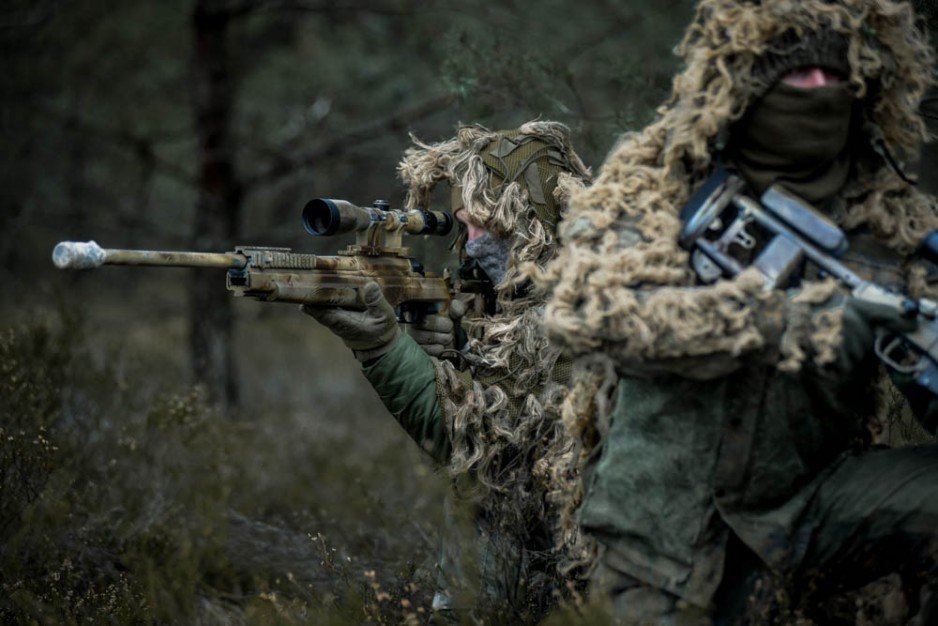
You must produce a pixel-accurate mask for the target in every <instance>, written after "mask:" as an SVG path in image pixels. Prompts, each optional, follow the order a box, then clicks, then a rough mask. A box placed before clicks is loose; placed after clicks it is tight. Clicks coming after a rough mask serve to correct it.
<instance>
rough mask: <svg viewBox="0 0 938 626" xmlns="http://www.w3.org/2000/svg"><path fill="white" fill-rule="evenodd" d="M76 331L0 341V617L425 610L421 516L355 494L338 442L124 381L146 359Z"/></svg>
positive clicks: (401, 615)
mask: <svg viewBox="0 0 938 626" xmlns="http://www.w3.org/2000/svg"><path fill="white" fill-rule="evenodd" d="M81 337H82V330H81V328H80V327H78V325H77V324H76V323H69V324H64V325H59V326H57V327H56V326H53V325H49V324H43V323H38V324H31V325H26V326H23V327H21V328H17V329H11V330H7V331H5V332H4V333H3V334H2V338H0V357H2V366H0V367H2V374H3V376H2V379H0V406H2V409H0V431H2V433H3V437H2V441H0V479H2V480H0V488H2V491H0V506H2V508H0V512H2V517H0V523H2V526H0V531H2V534H0V621H2V622H4V623H42V624H77V623H120V624H125V623H153V622H160V623H204V624H215V623H219V624H221V623H224V624H230V623H234V624H237V623H250V624H294V623H297V624H299V623H304V624H305V623H361V622H363V621H366V622H373V623H401V622H411V623H420V622H424V621H426V617H427V615H428V611H429V596H430V593H431V591H432V577H433V576H434V571H433V565H432V559H431V558H430V557H431V556H432V552H433V547H434V546H433V545H432V544H433V543H434V540H433V539H431V538H429V537H428V536H427V534H428V530H427V528H429V527H430V526H429V525H428V526H427V527H426V528H425V527H417V526H419V525H417V524H416V523H409V524H408V523H405V522H403V520H404V519H406V515H407V514H408V513H409V512H410V510H409V509H407V508H406V507H401V506H399V505H398V504H397V503H396V502H394V503H389V502H386V501H385V500H386V499H389V497H388V496H379V495H375V494H373V493H371V490H370V487H369V486H368V485H367V484H365V483H366V480H367V477H368V472H370V471H371V469H369V468H365V469H364V470H361V468H359V470H358V471H356V469H355V468H354V463H353V462H352V460H353V459H354V455H353V454H352V453H349V454H343V452H342V446H337V445H335V443H334V442H333V443H332V444H331V445H328V446H326V447H324V448H322V449H318V450H317V449H315V448H310V447H308V445H306V444H308V442H303V443H302V444H297V443H294V444H293V446H292V447H291V446H290V445H289V444H288V443H286V442H288V441H289V440H290V439H291V437H290V428H292V426H291V425H290V421H289V419H287V418H284V417H282V416H281V417H278V416H277V415H273V416H271V417H270V419H269V420H266V421H264V420H260V421H258V422H257V423H253V422H250V423H249V422H232V421H231V420H230V419H228V418H227V417H225V416H224V415H222V414H221V413H220V412H219V411H218V410H216V409H215V408H214V407H213V406H212V405H210V404H209V403H208V402H206V400H205V398H204V395H203V394H202V393H201V392H200V390H198V389H193V390H187V391H184V392H182V393H170V392H167V391H166V390H164V389H160V387H159V385H158V384H157V383H154V382H153V381H152V380H150V381H149V382H147V383H144V382H141V383H140V384H134V382H133V380H134V377H137V376H140V375H141V373H143V372H145V370H141V371H137V372H134V371H133V369H134V368H133V367H131V366H129V365H128V364H126V363H122V362H121V356H120V355H119V354H117V353H115V352H114V351H113V350H111V351H107V350H106V351H105V354H104V355H103V356H102V355H101V354H98V355H97V356H96V355H95V353H94V350H92V349H91V348H90V347H89V346H88V345H87V344H85V343H83V340H82V339H81ZM150 374H151V378H152V373H150ZM142 390H149V391H147V392H146V393H143V392H142ZM294 438H295V437H294ZM393 456H394V455H393V454H392V453H388V454H386V455H384V456H381V455H378V456H376V457H373V458H372V459H371V460H370V462H371V463H374V464H384V465H385V466H386V467H389V468H394V467H395V465H394V464H395V459H394V458H393ZM300 458H303V462H299V460H300ZM346 459H347V460H346ZM397 463H398V464H400V461H397ZM252 478H256V479H257V480H255V481H252ZM355 490H357V491H358V492H359V493H358V494H356V493H355ZM392 495H393V494H392ZM424 495H426V496H427V497H428V498H431V499H432V498H433V497H435V496H434V495H431V494H424ZM404 496H405V497H407V494H404ZM433 504H438V502H433ZM415 506H416V507H417V510H418V511H419V510H420V507H421V506H427V508H430V509H432V508H433V507H432V506H429V504H428V503H424V504H423V505H421V503H419V502H418V503H416V504H415ZM396 518H399V520H400V521H397V522H395V520H396ZM385 523H389V526H384V524H385ZM395 523H396V524H397V525H396V526H395V525H394V524H395ZM402 526H403V529H402ZM407 526H411V527H414V528H413V532H410V531H409V530H408V529H407Z"/></svg>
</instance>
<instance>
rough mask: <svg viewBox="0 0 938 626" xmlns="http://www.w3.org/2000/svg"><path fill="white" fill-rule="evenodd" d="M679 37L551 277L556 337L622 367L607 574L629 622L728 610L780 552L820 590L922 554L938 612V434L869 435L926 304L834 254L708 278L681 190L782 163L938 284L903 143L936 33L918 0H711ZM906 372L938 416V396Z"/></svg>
mask: <svg viewBox="0 0 938 626" xmlns="http://www.w3.org/2000/svg"><path fill="white" fill-rule="evenodd" d="M680 51H681V52H682V54H683V57H684V60H685V62H686V69H685V70H684V71H683V73H682V74H681V75H680V76H678V77H677V79H676V80H675V82H674V93H673V96H672V98H671V99H670V100H669V101H668V103H667V104H666V105H665V106H664V107H663V108H662V109H661V111H660V115H659V118H658V120H657V121H656V122H655V123H653V124H652V125H651V126H649V127H648V128H646V129H645V130H644V131H642V132H641V133H637V134H633V135H629V136H626V137H625V138H624V140H623V141H622V142H621V143H620V144H619V145H618V146H617V147H616V148H615V149H614V150H613V152H612V153H611V155H610V156H609V157H608V159H607V161H606V163H605V164H604V166H603V170H602V172H601V174H600V176H599V177H598V179H597V181H596V183H595V184H594V185H593V186H592V187H589V188H587V189H586V190H584V191H582V192H578V193H576V194H574V196H573V198H572V200H571V214H570V215H569V216H568V218H567V219H566V220H565V221H564V224H563V226H562V228H561V237H562V238H563V243H564V244H565V247H564V248H563V250H562V252H561V254H560V256H559V257H558V259H557V260H556V261H555V262H554V263H552V264H551V266H550V271H549V274H548V275H547V276H546V277H545V278H546V279H547V281H548V282H549V283H552V284H553V286H554V288H555V291H554V293H553V296H552V299H551V300H550V302H549V305H548V308H547V313H546V323H547V325H548V327H549V330H550V332H551V334H552V336H553V337H555V338H556V339H557V340H558V342H560V343H562V344H563V345H564V346H565V347H566V348H567V349H568V350H569V351H570V352H572V353H574V354H578V355H602V356H603V357H604V359H605V362H606V363H608V364H610V365H611V366H612V367H614V368H615V371H616V372H617V373H618V377H619V378H618V387H617V392H616V395H615V405H614V408H613V409H612V411H611V415H607V416H601V417H605V418H606V419H603V420H600V421H599V425H598V426H597V425H595V424H594V425H592V426H590V427H587V426H583V425H582V424H581V427H582V428H584V429H587V430H588V429H589V428H592V429H593V430H598V431H599V432H603V430H604V429H608V430H607V432H606V434H605V438H604V447H603V449H602V451H601V454H599V456H598V461H597V462H596V463H595V466H594V467H593V475H592V477H591V480H590V482H589V486H588V496H587V499H586V501H585V504H584V505H583V507H582V509H581V512H580V519H581V522H582V525H583V527H584V528H585V530H586V531H588V532H589V533H591V534H592V535H594V536H595V537H596V538H597V539H598V540H599V542H600V543H601V544H603V546H604V553H603V555H602V557H601V561H600V564H599V567H598V570H597V572H596V575H595V583H596V586H597V588H598V589H600V590H602V591H604V592H606V593H608V594H610V595H611V596H612V598H613V601H614V609H615V611H616V614H617V615H618V616H619V617H620V618H622V619H623V621H625V622H626V623H649V624H658V623H667V624H671V623H681V624H685V623H686V624H698V623H699V624H706V623H710V621H711V620H712V619H714V618H715V617H717V616H724V617H725V616H726V615H727V614H732V613H733V611H734V609H735V607H733V606H732V604H733V602H734V601H737V600H739V599H740V598H742V599H743V600H744V599H745V593H740V592H739V590H740V589H741V588H744V587H745V585H743V584H741V583H742V582H743V581H746V580H747V579H749V578H751V576H750V573H751V572H752V571H754V570H757V569H759V568H766V567H767V568H769V569H771V570H772V571H774V572H776V573H779V574H782V575H784V576H785V577H790V580H791V581H793V582H795V583H797V589H798V590H800V591H802V592H807V591H808V590H811V589H813V590H815V591H817V592H818V593H819V594H825V593H828V592H832V591H835V590H837V589H838V588H841V587H843V588H851V587H854V586H859V585H862V584H865V583H866V582H870V581H872V580H875V579H876V578H877V577H879V576H882V575H884V574H886V573H889V572H893V571H900V572H901V573H902V574H903V575H904V576H905V580H906V582H907V583H908V586H909V588H910V589H912V590H914V591H916V592H917V591H918V589H919V588H922V589H923V592H922V595H921V598H922V599H923V602H922V603H921V605H919V604H918V597H919V596H918V594H917V593H913V594H911V595H910V597H909V601H910V602H911V605H912V609H913V611H914V610H921V612H922V613H921V614H920V619H922V620H925V621H923V622H922V623H936V622H934V621H931V622H929V621H928V620H930V619H934V618H935V615H934V614H933V613H932V614H928V613H927V611H928V610H934V596H933V595H932V596H931V598H932V601H931V603H930V604H931V607H932V608H931V609H929V606H928V605H929V601H928V598H929V594H928V589H929V586H930V585H931V586H933V585H934V581H935V576H936V572H935V560H934V555H935V550H936V548H938V448H936V447H935V446H934V445H928V446H922V447H909V448H901V449H895V450H881V449H880V450H869V449H868V445H867V442H868V441H869V435H868V431H867V429H866V425H867V420H868V419H869V418H871V417H872V416H873V415H874V414H875V412H876V410H877V397H876V396H877V391H878V390H880V389H881V388H882V387H881V384H882V380H881V377H882V375H883V374H882V369H881V367H880V366H879V364H878V361H877V359H876V357H875V356H874V354H873V350H872V347H873V337H874V328H875V327H876V326H886V327H889V328H891V329H893V330H895V331H897V332H901V331H907V330H908V324H909V321H908V320H905V319H903V318H902V317H900V316H899V315H898V313H895V312H892V311H891V310H882V309H876V308H875V307H872V308H871V307H864V306H860V305H859V304H858V302H857V301H854V300H852V299H851V298H849V297H847V296H845V295H844V294H843V293H841V292H840V290H839V289H838V288H836V287H835V285H834V284H833V283H832V282H830V281H822V280H819V279H818V277H817V276H816V275H815V276H812V275H810V274H807V275H805V276H803V278H804V280H803V282H801V283H800V286H798V288H796V289H792V290H791V291H788V292H786V291H782V290H771V291H765V290H764V289H763V287H762V285H763V283H762V281H761V279H760V278H759V277H758V276H756V275H755V274H754V273H752V271H749V272H744V273H742V274H740V275H739V276H738V277H736V278H734V279H732V280H728V279H723V280H719V281H717V282H716V283H715V284H714V285H712V286H703V285H701V283H700V282H699V281H698V279H697V276H696V275H695V273H694V272H693V270H692V269H691V266H690V264H689V259H688V254H687V252H685V251H684V250H682V249H681V248H680V247H679V245H678V233H679V232H680V230H681V227H682V225H681V220H680V213H681V210H682V208H683V207H684V206H685V204H686V203H688V202H689V200H690V199H691V196H692V194H693V192H695V191H696V190H697V189H698V188H699V187H700V186H701V185H702V184H703V183H704V181H706V180H707V179H708V178H709V177H710V176H711V175H712V174H713V173H714V172H715V171H716V170H717V169H718V168H720V167H723V166H725V167H727V168H729V169H731V170H732V171H735V172H736V173H738V174H739V175H741V176H742V178H743V179H744V180H745V182H746V183H748V186H749V190H748V193H749V195H750V196H751V197H755V198H758V197H759V196H760V195H761V193H762V192H763V191H764V190H765V189H766V188H767V187H768V186H769V185H770V184H772V183H775V182H778V183H780V184H782V185H783V186H785V187H786V188H788V189H789V190H790V191H791V192H793V193H796V194H797V195H799V196H800V197H802V198H804V199H806V200H808V201H809V202H811V203H812V204H813V205H814V206H816V207H818V208H819V209H820V210H821V211H822V212H823V213H824V214H825V215H827V216H828V217H829V218H830V219H832V220H833V221H834V222H836V223H837V224H838V225H840V226H841V228H844V229H845V230H846V231H847V232H848V238H849V243H850V251H849V252H848V253H847V255H846V257H845V258H843V259H842V260H843V261H844V262H845V263H846V264H847V265H848V266H850V267H851V268H852V269H853V270H854V271H856V272H857V273H859V274H861V275H863V276H866V277H867V278H870V279H872V280H874V281H876V282H878V283H880V284H882V285H885V286H888V287H890V288H894V289H896V290H899V291H901V292H905V293H908V294H910V295H913V296H917V297H921V296H923V295H930V296H931V297H934V296H933V293H931V294H930V293H929V292H930V291H932V289H933V287H932V285H930V284H929V281H928V279H929V278H930V276H929V274H928V273H927V271H928V268H927V267H926V266H925V264H924V263H923V262H920V261H917V260H915V259H914V258H913V256H912V254H911V253H912V252H913V251H914V250H915V249H916V247H917V246H918V244H919V242H920V241H921V239H922V237H923V236H924V235H925V234H926V233H928V232H929V231H930V230H932V229H934V228H936V227H938V213H936V203H935V200H934V199H933V198H931V197H928V196H925V195H923V194H922V193H921V192H919V191H917V190H916V189H915V188H914V187H912V186H910V184H909V183H908V182H906V180H905V179H904V176H905V175H904V173H903V172H902V171H900V170H901V167H902V165H901V163H900V162H899V159H900V158H901V157H902V156H912V155H914V154H915V152H916V151H917V149H918V146H919V144H920V142H921V139H922V131H923V124H922V121H921V118H920V116H919V112H918V104H919V100H920V99H921V97H922V95H923V93H924V92H925V90H926V88H927V87H929V85H930V82H931V80H932V76H931V71H930V68H931V62H932V58H931V52H930V50H929V48H928V46H927V43H926V36H925V35H924V34H923V33H922V32H920V30H919V23H918V22H915V20H914V16H913V12H912V9H911V7H910V6H909V5H908V4H907V3H900V2H892V1H888V0H837V1H823V0H802V1H799V2H791V1H788V0H762V1H761V2H754V1H739V0H702V1H701V2H700V5H699V9H698V12H697V17H696V19H695V21H694V23H693V24H692V25H691V27H690V28H689V30H688V33H687V35H686V37H685V39H684V42H683V43H682V46H681V47H680ZM895 381H896V383H897V385H898V386H899V387H900V388H901V389H902V390H903V391H904V392H907V394H908V396H909V399H910V400H911V403H912V406H913V408H914V409H916V411H917V413H918V417H920V418H921V420H922V423H923V425H924V426H925V427H926V429H927V430H928V431H929V432H930V433H934V432H935V428H936V426H938V411H936V410H935V405H936V402H935V401H934V400H933V398H931V397H930V396H929V395H927V394H926V393H924V392H923V390H921V389H920V388H916V387H915V385H914V384H912V382H911V381H910V380H908V379H905V380H902V379H899V378H898V377H897V378H896V379H895ZM796 601H797V599H796ZM670 620H673V621H670Z"/></svg>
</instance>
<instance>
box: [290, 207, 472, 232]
mask: <svg viewBox="0 0 938 626" xmlns="http://www.w3.org/2000/svg"><path fill="white" fill-rule="evenodd" d="M388 207H389V205H388V203H387V202H385V201H384V200H376V201H375V204H374V206H372V207H367V208H364V207H359V206H355V205H354V204H352V203H351V202H348V201H346V200H336V199H333V198H315V199H313V200H310V201H309V202H307V203H306V206H305V207H303V227H304V228H305V229H306V232H308V233H309V234H310V235H314V236H317V237H322V236H329V235H341V234H343V233H351V232H359V231H363V230H367V229H368V228H369V227H370V226H371V225H372V224H374V223H376V222H387V221H388V220H396V221H397V222H398V223H399V224H400V226H399V227H400V228H401V229H402V230H403V231H404V232H406V233H408V234H411V235H448V234H449V233H450V232H451V231H452V230H453V218H452V217H451V216H450V214H449V213H445V212H443V211H425V210H423V209H412V210H410V211H391V210H389V208H388Z"/></svg>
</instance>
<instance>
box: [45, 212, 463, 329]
mask: <svg viewBox="0 0 938 626" xmlns="http://www.w3.org/2000/svg"><path fill="white" fill-rule="evenodd" d="M303 225H304V227H305V228H306V231H307V232H309V233H310V234H311V235H315V236H329V235H339V234H343V233H349V232H354V233H356V242H355V243H354V244H351V245H349V246H348V247H347V248H346V249H345V250H344V251H342V252H340V253H339V254H338V255H336V256H319V255H315V254H300V253H296V252H293V251H291V250H290V248H269V247H261V246H238V247H236V248H235V249H234V251H232V252H223V253H216V252H165V251H157V250H117V249H104V248H101V247H100V246H98V244H97V243H95V242H94V241H89V242H74V241H63V242H61V243H59V244H58V245H57V246H56V247H55V250H54V251H53V252H52V260H53V262H54V263H55V265H56V267H58V268H60V269H91V268H96V267H100V266H101V265H151V266H167V267H215V268H220V269H227V270H228V274H227V280H226V283H227V287H228V290H229V291H231V292H232V293H233V294H234V295H235V296H243V297H248V298H256V299H258V300H263V301H264V302H289V303H293V304H313V305H327V306H341V307H348V308H364V305H363V304H362V302H361V299H360V297H359V293H360V291H361V288H362V287H363V286H364V285H365V284H366V283H368V282H370V281H375V282H377V283H378V284H379V285H380V286H381V290H382V291H383V292H384V295H385V297H386V298H387V299H388V301H389V302H390V303H391V304H392V305H393V306H394V307H396V308H397V309H398V311H399V312H400V314H401V316H402V318H403V317H404V316H405V314H406V315H408V316H410V315H413V314H423V313H426V312H434V311H440V310H445V309H446V307H447V305H448V303H449V300H450V290H449V286H448V284H447V281H446V280H444V279H443V278H442V277H440V276H436V275H434V274H432V273H430V272H425V271H424V269H423V266H422V265H421V264H420V263H419V262H418V261H417V260H416V259H413V258H411V256H410V249H409V248H406V247H404V246H403V241H402V239H403V235H404V233H407V234H410V235H447V234H449V232H450V231H451V230H452V228H453V219H452V217H451V216H450V215H449V214H448V213H443V212H440V211H424V210H410V211H398V210H391V209H390V208H389V207H388V204H387V203H386V202H384V201H383V200H378V201H376V202H375V203H374V205H373V206H371V207H358V206H355V205H353V204H351V203H349V202H346V201H345V200H331V199H325V198H317V199H315V200H312V201H310V202H309V203H307V205H306V207H304V209H303Z"/></svg>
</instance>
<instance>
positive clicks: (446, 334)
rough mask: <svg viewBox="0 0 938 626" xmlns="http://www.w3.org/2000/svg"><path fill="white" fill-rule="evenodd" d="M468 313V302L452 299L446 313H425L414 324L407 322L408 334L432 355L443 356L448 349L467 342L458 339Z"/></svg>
mask: <svg viewBox="0 0 938 626" xmlns="http://www.w3.org/2000/svg"><path fill="white" fill-rule="evenodd" d="M465 314H466V303H465V302H463V301H462V300H452V301H451V302H450V305H449V311H448V312H447V314H446V315H440V314H435V315H425V316H424V317H423V318H421V319H419V320H417V321H416V322H414V323H412V324H407V325H406V326H405V328H407V334H408V335H410V336H411V337H412V338H413V339H414V341H416V342H417V344H418V345H420V347H421V348H423V351H424V352H426V353H427V354H429V355H430V356H432V357H437V358H439V357H441V356H442V355H443V353H444V352H445V351H446V350H459V349H461V348H462V345H459V344H462V343H464V342H465V339H464V337H463V338H462V340H461V341H458V340H457V336H458V335H460V334H461V333H460V332H459V331H460V328H461V327H460V321H461V320H462V318H463V316H464V315H465Z"/></svg>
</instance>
